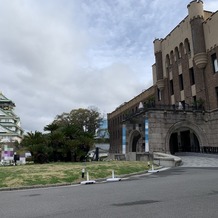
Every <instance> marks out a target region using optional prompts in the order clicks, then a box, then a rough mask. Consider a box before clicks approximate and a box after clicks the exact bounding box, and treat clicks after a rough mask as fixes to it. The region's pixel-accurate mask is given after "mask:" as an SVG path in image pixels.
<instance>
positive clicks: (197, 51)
mask: <svg viewBox="0 0 218 218" xmlns="http://www.w3.org/2000/svg"><path fill="white" fill-rule="evenodd" d="M187 8H188V13H189V18H190V25H191V32H192V39H193V49H194V61H195V64H196V65H197V67H198V68H200V69H203V68H205V67H206V65H207V54H206V48H205V38H204V30H203V22H204V10H203V1H201V0H194V1H192V2H190V4H189V5H188V6H187Z"/></svg>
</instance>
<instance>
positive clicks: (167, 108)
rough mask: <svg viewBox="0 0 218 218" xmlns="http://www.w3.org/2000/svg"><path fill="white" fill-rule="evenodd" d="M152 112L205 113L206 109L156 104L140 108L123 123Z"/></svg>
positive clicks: (126, 116)
mask: <svg viewBox="0 0 218 218" xmlns="http://www.w3.org/2000/svg"><path fill="white" fill-rule="evenodd" d="M151 110H162V111H175V112H176V111H183V112H185V111H187V112H204V107H203V106H198V105H189V104H183V105H161V104H158V105H156V104H154V103H151V104H145V105H144V108H140V109H138V110H136V111H134V112H132V113H128V114H126V115H124V117H123V121H125V120H128V119H130V118H133V117H137V116H138V115H140V114H142V113H145V112H147V111H151Z"/></svg>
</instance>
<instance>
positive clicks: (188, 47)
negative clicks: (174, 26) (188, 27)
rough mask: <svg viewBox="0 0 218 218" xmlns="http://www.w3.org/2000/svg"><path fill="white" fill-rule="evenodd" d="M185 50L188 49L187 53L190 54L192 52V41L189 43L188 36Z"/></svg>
mask: <svg viewBox="0 0 218 218" xmlns="http://www.w3.org/2000/svg"><path fill="white" fill-rule="evenodd" d="M184 43H185V51H186V54H190V53H191V47H190V43H189V40H188V39H187V38H186V39H185V41H184Z"/></svg>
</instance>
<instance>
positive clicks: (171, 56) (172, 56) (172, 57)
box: [170, 51, 174, 64]
mask: <svg viewBox="0 0 218 218" xmlns="http://www.w3.org/2000/svg"><path fill="white" fill-rule="evenodd" d="M173 62H174V54H173V51H171V52H170V64H173Z"/></svg>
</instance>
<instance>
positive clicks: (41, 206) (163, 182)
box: [0, 167, 218, 218]
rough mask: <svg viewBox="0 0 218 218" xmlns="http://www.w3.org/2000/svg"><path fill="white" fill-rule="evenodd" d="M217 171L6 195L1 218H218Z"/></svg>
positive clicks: (0, 201)
mask: <svg viewBox="0 0 218 218" xmlns="http://www.w3.org/2000/svg"><path fill="white" fill-rule="evenodd" d="M217 172H218V168H215V167H211V168H200V167H198V168H190V167H176V168H172V169H169V170H166V171H161V172H159V173H155V174H149V175H148V174H147V175H141V176H135V177H132V178H130V179H128V180H123V181H120V182H115V183H100V184H94V185H83V186H81V185H78V186H67V187H56V188H47V189H35V190H19V191H4V192H0V217H2V218H72V217H74V218H77V217H78V218H80V217H81V218H86V217H87V218H88V217H89V218H92V217H93V218H94V217H100V218H111V217H113V218H120V217H125V218H132V217H135V218H136V217H137V218H140V217H143V218H144V217H152V218H187V217H188V218H195V217H196V218H210V217H218V207H217V202H218V182H217V181H218V173H217Z"/></svg>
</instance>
